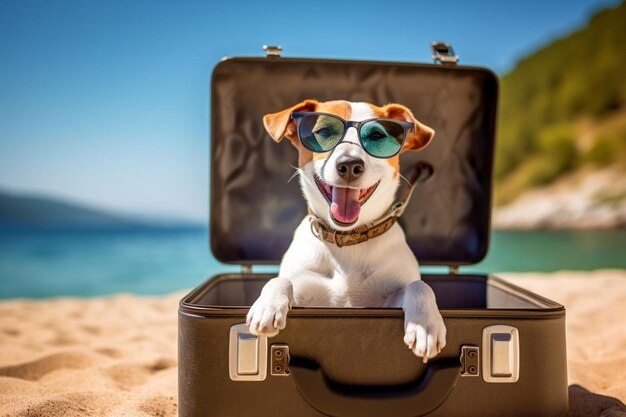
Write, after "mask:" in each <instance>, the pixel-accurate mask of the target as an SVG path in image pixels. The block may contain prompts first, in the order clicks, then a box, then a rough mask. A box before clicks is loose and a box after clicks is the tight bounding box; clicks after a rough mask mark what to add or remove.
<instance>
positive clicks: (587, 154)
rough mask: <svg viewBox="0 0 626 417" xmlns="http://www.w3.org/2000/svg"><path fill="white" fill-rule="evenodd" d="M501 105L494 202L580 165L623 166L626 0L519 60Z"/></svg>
mask: <svg viewBox="0 0 626 417" xmlns="http://www.w3.org/2000/svg"><path fill="white" fill-rule="evenodd" d="M555 18H558V16H555ZM500 100H501V102H500V103H501V104H500V113H499V120H498V131H499V132H498V144H497V154H496V155H497V157H496V172H495V179H496V204H503V203H507V202H509V201H511V200H512V199H513V198H515V197H516V196H517V195H519V194H520V193H521V192H522V191H524V190H525V189H528V188H532V187H535V186H538V185H542V184H546V183H549V182H551V181H553V180H554V179H556V178H558V177H559V176H561V175H563V174H564V173H567V172H568V171H571V170H573V169H576V168H578V167H580V166H582V165H587V164H596V165H607V164H626V2H625V3H622V4H621V5H619V6H617V7H614V8H610V9H605V10H603V11H600V12H599V13H597V14H595V15H594V16H593V17H592V18H591V20H590V21H589V23H588V24H587V26H586V27H585V28H583V29H581V30H579V31H577V32H575V33H572V34H570V35H569V36H567V37H565V38H562V39H559V40H557V41H555V42H553V43H552V44H550V45H548V46H546V47H544V48H542V49H540V50H539V51H537V52H535V53H533V54H532V55H530V56H528V57H526V58H524V59H522V60H521V61H520V62H519V63H518V64H517V66H516V67H515V68H514V69H513V70H512V71H511V72H510V73H508V74H506V75H505V76H504V77H502V80H501V98H500Z"/></svg>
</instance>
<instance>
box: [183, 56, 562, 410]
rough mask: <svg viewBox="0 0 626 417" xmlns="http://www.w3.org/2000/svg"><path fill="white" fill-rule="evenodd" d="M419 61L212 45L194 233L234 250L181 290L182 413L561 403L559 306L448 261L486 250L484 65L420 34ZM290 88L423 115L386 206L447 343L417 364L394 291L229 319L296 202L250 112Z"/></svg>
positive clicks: (301, 95) (490, 129) (241, 311)
mask: <svg viewBox="0 0 626 417" xmlns="http://www.w3.org/2000/svg"><path fill="white" fill-rule="evenodd" d="M433 57H434V58H435V61H436V63H435V64H416V63H408V62H366V61H347V60H322V59H294V58H284V57H281V56H280V50H278V49H276V48H268V54H267V56H266V57H242V58H230V59H225V60H222V61H221V62H220V63H219V64H217V66H216V67H215V69H214V71H213V75H212V85H211V179H210V182H211V195H210V203H211V211H210V241H211V249H212V251H213V254H214V255H215V257H216V258H217V259H218V260H220V261H222V262H224V263H228V264H238V265H241V272H240V273H225V274H219V275H217V276H214V277H212V278H210V279H209V280H207V281H206V282H205V283H204V284H202V285H200V286H199V287H198V288H196V289H195V290H193V291H192V292H191V293H189V294H188V295H187V296H185V297H184V298H183V299H182V300H181V301H180V307H179V335H178V352H179V412H180V416H181V417H191V416H209V415H210V416H274V417H278V416H354V417H356V416H359V417H363V416H366V417H367V416H372V417H374V416H400V417H417V416H426V415H428V416H433V417H434V416H446V417H453V416H459V417H461V416H463V417H470V416H480V417H486V416H508V417H514V416H524V417H527V416H550V417H554V416H564V415H566V414H567V410H568V397H567V369H566V355H565V309H564V308H563V306H561V305H559V304H557V303H555V302H553V301H550V300H548V299H545V298H543V297H541V296H539V295H536V294H533V293H531V292H528V291H525V290H523V289H521V288H518V287H515V286H513V285H511V284H508V283H506V282H504V281H502V280H500V279H498V278H496V277H493V276H490V275H482V274H463V273H461V272H460V271H459V267H460V266H463V265H469V264H473V263H476V262H479V261H480V260H481V259H483V257H484V256H485V255H486V253H487V248H488V243H489V229H490V210H491V209H490V207H491V191H492V165H493V154H494V136H495V115H496V101H497V91H498V81H497V77H496V75H495V74H493V73H492V72H490V71H489V70H487V69H484V68H475V67H468V66H460V65H457V64H456V57H455V55H454V54H453V53H452V50H451V48H449V46H448V45H445V44H436V45H434V46H433ZM305 98H316V99H318V100H320V101H326V100H332V99H345V100H350V101H367V102H371V103H374V104H378V105H383V104H386V103H389V102H396V103H401V104H404V105H406V106H407V107H409V108H410V109H412V111H413V113H414V114H415V115H416V117H417V118H418V119H420V120H421V121H423V122H424V123H426V124H427V125H429V126H431V127H433V128H434V129H435V131H436V136H435V139H434V140H433V142H432V144H431V145H430V146H429V147H428V148H426V149H425V150H423V151H421V152H417V153H411V152H407V153H405V154H403V155H402V157H401V163H400V166H401V169H402V171H403V174H404V176H405V177H408V176H410V175H411V170H412V169H413V168H414V167H415V166H416V165H417V164H420V163H426V164H429V165H430V166H432V169H433V174H432V175H431V176H430V178H428V179H427V180H425V181H423V182H422V183H420V184H419V185H418V187H417V188H416V190H415V192H414V194H413V197H412V199H411V201H410V203H409V205H408V207H407V209H406V210H405V213H404V215H403V217H402V218H401V219H400V223H401V225H402V227H403V229H404V231H405V233H406V237H407V242H408V244H409V246H410V247H411V249H412V250H413V251H414V253H415V255H416V257H417V259H418V261H419V262H420V265H422V266H423V265H441V266H446V267H447V268H448V270H447V271H446V272H445V273H441V274H422V278H423V280H424V281H425V282H427V283H428V284H429V285H430V286H431V287H432V288H433V290H434V292H435V294H436V297H437V303H438V306H439V308H440V310H441V313H442V316H443V318H444V321H445V324H446V327H447V330H448V332H447V345H446V347H445V349H444V350H443V351H442V352H441V353H440V354H439V355H438V356H437V357H436V358H434V359H432V360H431V361H429V362H428V363H427V364H423V363H422V361H421V360H420V359H419V358H417V357H416V356H415V355H413V353H412V352H411V351H410V350H409V349H407V347H406V346H405V345H404V343H403V335H404V330H403V314H402V310H401V309H399V308H299V307H295V308H293V309H292V310H291V311H290V312H289V314H288V320H287V327H286V329H284V330H282V331H281V332H280V333H279V334H278V335H277V336H275V337H273V338H270V339H268V338H266V337H255V336H253V335H251V334H249V332H248V330H247V328H246V326H245V317H246V314H247V311H248V308H249V306H250V305H251V304H252V303H253V302H254V301H255V300H256V298H257V297H258V295H259V294H260V291H261V288H262V287H263V285H264V283H265V282H266V281H267V280H268V279H271V278H272V277H274V276H276V273H267V272H268V269H267V268H268V267H262V268H261V269H264V273H258V272H257V273H254V272H253V271H252V266H253V265H278V264H279V262H280V258H281V256H282V254H283V253H284V252H285V250H286V249H287V247H288V245H289V244H290V242H291V239H292V235H293V231H294V230H295V227H296V225H297V224H298V223H299V222H300V221H301V220H302V218H303V217H304V216H305V215H306V206H305V201H304V198H303V197H302V195H301V192H300V189H299V185H298V183H297V181H292V182H288V179H289V178H290V176H291V175H292V174H293V168H291V167H290V165H295V164H296V161H297V152H296V150H295V149H293V148H292V147H291V146H290V144H289V143H288V142H289V141H282V142H281V143H280V144H276V143H274V142H273V141H272V140H271V139H270V138H269V136H268V135H267V134H266V132H265V130H264V128H263V124H262V116H263V115H264V114H266V113H271V112H275V111H278V110H281V109H283V108H287V107H289V106H291V105H293V104H295V103H297V102H300V101H301V100H303V99H305Z"/></svg>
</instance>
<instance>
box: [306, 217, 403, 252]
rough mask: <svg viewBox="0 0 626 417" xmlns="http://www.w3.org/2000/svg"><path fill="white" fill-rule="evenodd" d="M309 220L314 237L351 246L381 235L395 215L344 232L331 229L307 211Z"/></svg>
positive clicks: (391, 222) (394, 218)
mask: <svg viewBox="0 0 626 417" xmlns="http://www.w3.org/2000/svg"><path fill="white" fill-rule="evenodd" d="M309 222H310V223H311V232H312V233H313V235H314V236H315V237H317V238H318V239H320V240H323V241H325V242H328V243H332V244H334V245H335V246H337V247H338V248H341V247H343V246H352V245H356V244H358V243H363V242H366V241H368V240H370V239H373V238H375V237H377V236H380V235H382V234H383V233H385V232H386V231H387V230H389V229H391V226H393V224H394V223H395V222H396V217H395V216H392V217H389V218H387V219H386V220H383V221H382V222H380V223H376V224H375V225H373V226H371V227H368V225H366V224H364V225H362V226H359V227H356V228H354V229H352V230H348V231H345V232H344V231H341V230H337V229H333V228H332V227H330V226H328V225H327V224H326V223H325V222H324V221H323V220H322V219H320V218H319V217H317V216H315V215H314V214H313V213H309Z"/></svg>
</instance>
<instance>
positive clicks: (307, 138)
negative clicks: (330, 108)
mask: <svg viewBox="0 0 626 417" xmlns="http://www.w3.org/2000/svg"><path fill="white" fill-rule="evenodd" d="M343 131H344V124H343V122H342V121H341V120H339V119H336V118H334V117H331V116H325V115H318V114H312V115H309V116H305V117H304V118H303V119H302V121H301V122H300V129H299V130H298V134H299V135H300V140H301V141H302V144H303V145H304V146H306V147H307V148H308V149H310V150H312V151H313V152H328V151H329V150H331V149H332V148H333V147H335V146H336V145H337V144H338V143H339V141H340V140H341V138H342V137H343Z"/></svg>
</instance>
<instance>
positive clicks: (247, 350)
mask: <svg viewBox="0 0 626 417" xmlns="http://www.w3.org/2000/svg"><path fill="white" fill-rule="evenodd" d="M228 373H229V375H230V379H232V380H233V381H263V380H264V379H265V376H266V375H267V337H265V336H255V335H253V334H252V333H250V330H249V329H248V326H247V325H246V324H245V323H242V324H236V325H234V326H232V327H231V328H230V338H229V345H228Z"/></svg>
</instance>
